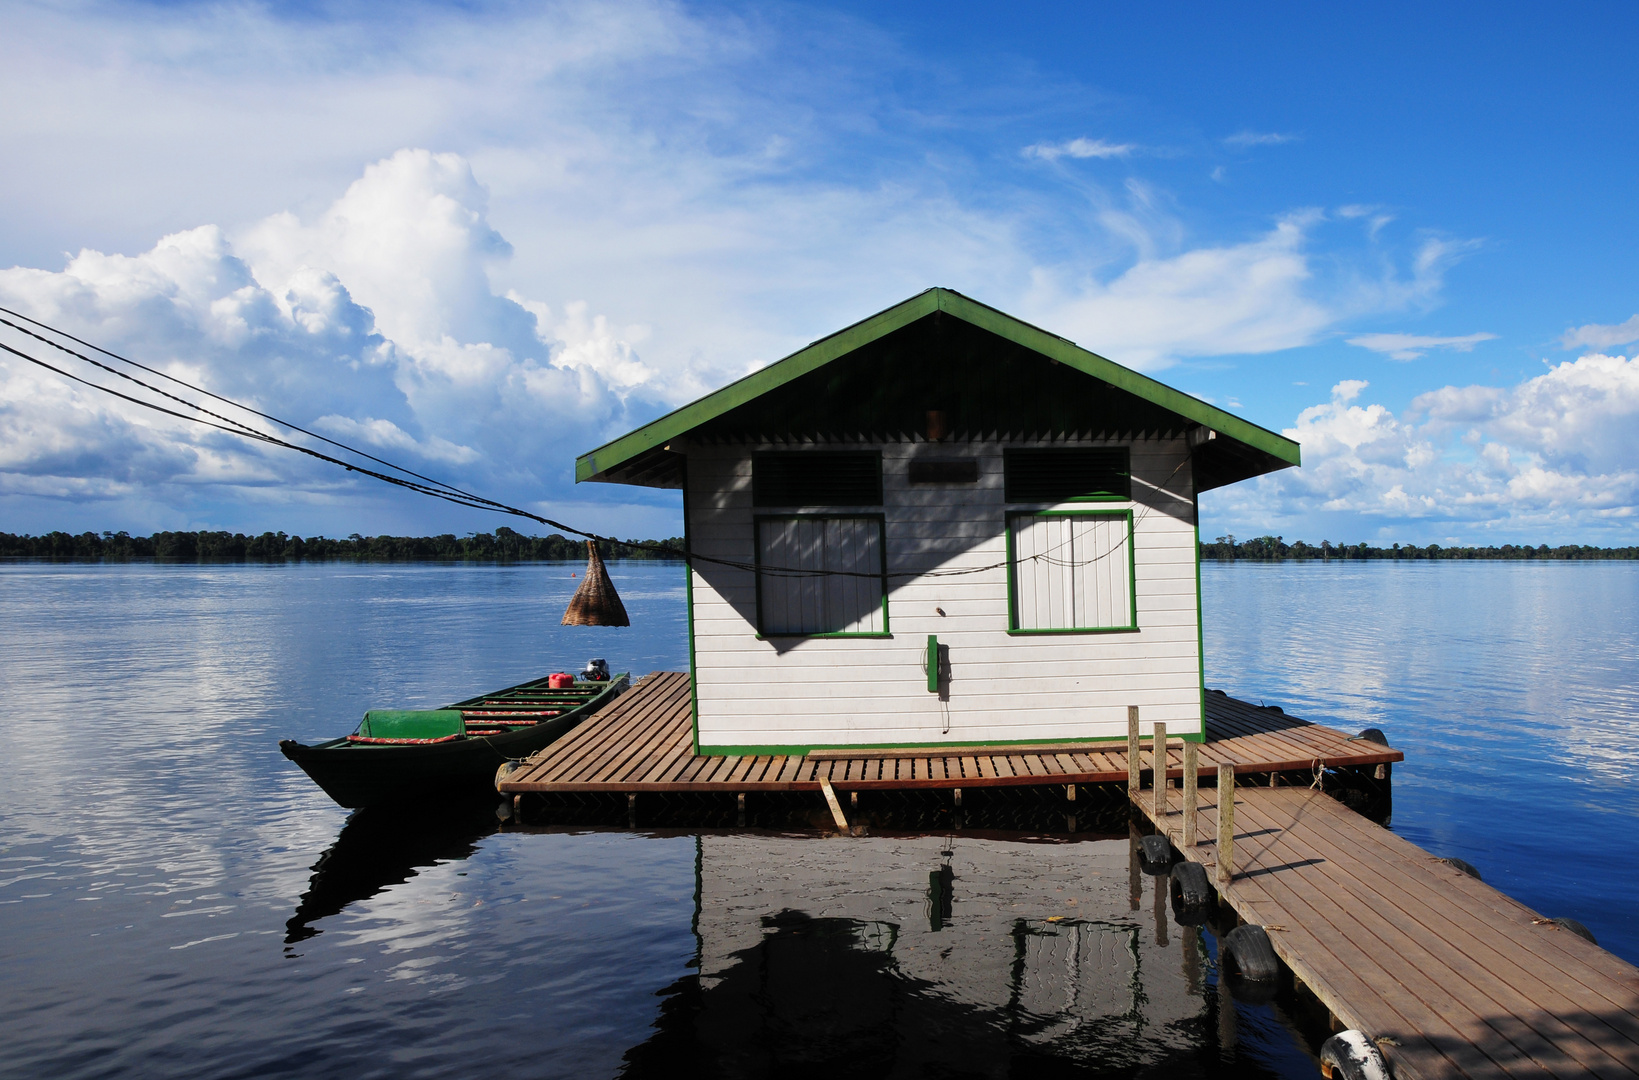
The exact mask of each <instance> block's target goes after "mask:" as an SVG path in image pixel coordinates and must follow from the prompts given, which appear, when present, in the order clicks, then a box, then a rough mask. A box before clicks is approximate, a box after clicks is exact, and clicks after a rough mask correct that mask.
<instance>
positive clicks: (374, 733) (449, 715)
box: [354, 709, 467, 739]
mask: <svg viewBox="0 0 1639 1080" xmlns="http://www.w3.org/2000/svg"><path fill="white" fill-rule="evenodd" d="M466 731H467V729H466V725H465V724H464V723H463V722H462V720H461V712H460V710H458V709H371V710H370V711H369V712H367V713H365V714H364V719H363V720H362V721H361V722H360V723H359V726H358V730H357V731H356V732H354V734H356V735H361V736H363V737H365V738H367V739H447V738H450V737H452V736H456V735H465V734H466Z"/></svg>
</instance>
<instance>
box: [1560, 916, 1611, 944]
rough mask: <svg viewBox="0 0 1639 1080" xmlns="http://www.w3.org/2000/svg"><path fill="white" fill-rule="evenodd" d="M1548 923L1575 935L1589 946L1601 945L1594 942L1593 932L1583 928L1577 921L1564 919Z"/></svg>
mask: <svg viewBox="0 0 1639 1080" xmlns="http://www.w3.org/2000/svg"><path fill="white" fill-rule="evenodd" d="M1548 921H1549V922H1551V923H1553V924H1554V925H1555V926H1557V927H1559V928H1560V929H1561V930H1567V931H1569V932H1570V933H1573V934H1575V935H1576V936H1577V937H1579V938H1581V939H1582V940H1583V941H1586V942H1587V943H1588V944H1589V945H1598V944H1599V942H1598V941H1596V940H1594V936H1593V931H1592V930H1589V929H1588V928H1587V927H1586V926H1583V925H1582V924H1581V923H1579V922H1577V921H1576V920H1575V919H1563V918H1562V919H1549V920H1548Z"/></svg>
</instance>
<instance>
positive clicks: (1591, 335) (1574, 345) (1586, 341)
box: [1559, 315, 1639, 349]
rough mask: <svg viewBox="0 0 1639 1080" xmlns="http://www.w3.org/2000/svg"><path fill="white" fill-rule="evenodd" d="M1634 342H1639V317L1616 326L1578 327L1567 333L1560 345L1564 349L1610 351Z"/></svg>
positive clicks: (1593, 325)
mask: <svg viewBox="0 0 1639 1080" xmlns="http://www.w3.org/2000/svg"><path fill="white" fill-rule="evenodd" d="M1634 341H1639V315H1635V316H1634V317H1633V318H1631V319H1629V320H1628V321H1627V322H1621V323H1616V324H1614V325H1604V324H1601V323H1588V324H1587V325H1586V326H1578V327H1576V328H1574V329H1571V330H1567V331H1565V333H1564V335H1563V336H1562V337H1561V338H1560V339H1559V344H1560V347H1561V348H1564V349H1609V348H1613V347H1615V346H1618V345H1627V344H1628V343H1630V342H1634Z"/></svg>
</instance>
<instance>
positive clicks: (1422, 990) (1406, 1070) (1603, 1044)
mask: <svg viewBox="0 0 1639 1080" xmlns="http://www.w3.org/2000/svg"><path fill="white" fill-rule="evenodd" d="M1152 747H1153V740H1151V745H1150V746H1146V747H1144V748H1143V750H1142V761H1141V762H1140V764H1142V765H1144V766H1146V768H1145V769H1144V770H1142V773H1141V774H1139V778H1140V779H1141V778H1142V777H1144V776H1148V777H1153V776H1154V775H1155V771H1154V769H1153V768H1152V766H1153V762H1154V754H1153V749H1152ZM1195 749H1196V752H1195V753H1194V754H1193V755H1192V756H1194V757H1196V758H1197V759H1198V767H1199V768H1200V770H1201V771H1202V772H1204V773H1206V774H1207V775H1208V776H1212V775H1214V774H1217V773H1218V772H1219V767H1220V766H1228V767H1229V769H1230V770H1231V772H1232V773H1233V774H1234V775H1236V776H1241V777H1244V776H1247V775H1248V774H1251V775H1252V776H1260V775H1265V774H1267V775H1268V776H1269V777H1270V779H1271V780H1272V779H1273V778H1274V777H1275V776H1277V775H1279V774H1287V775H1288V777H1290V774H1291V773H1293V772H1303V773H1314V772H1316V771H1317V770H1320V769H1322V768H1326V767H1357V766H1376V765H1387V764H1389V763H1391V762H1395V761H1400V760H1402V759H1403V755H1402V754H1401V753H1400V752H1399V751H1396V750H1393V749H1390V748H1389V747H1386V746H1382V745H1379V744H1376V743H1373V742H1369V741H1365V740H1361V739H1359V738H1350V737H1349V736H1346V735H1344V734H1343V733H1341V732H1338V731H1335V730H1333V729H1331V728H1327V727H1324V726H1322V725H1318V724H1311V723H1308V722H1306V721H1303V720H1300V719H1297V718H1295V717H1291V716H1287V715H1286V714H1284V713H1283V712H1281V711H1280V710H1278V709H1270V708H1265V707H1261V706H1258V705H1253V704H1251V703H1249V702H1244V701H1237V700H1236V699H1234V698H1229V697H1226V696H1224V695H1222V694H1219V693H1215V692H1213V693H1209V694H1208V697H1207V740H1206V741H1205V742H1204V743H1202V744H1199V745H1198V746H1197V747H1196V748H1195ZM1182 774H1183V754H1182V752H1181V750H1180V749H1179V748H1178V744H1177V743H1173V744H1171V745H1169V748H1168V750H1167V771H1166V775H1167V776H1168V777H1169V778H1176V777H1181V776H1182ZM1115 783H1127V784H1128V785H1129V790H1130V791H1131V794H1132V796H1133V802H1134V803H1135V804H1136V806H1137V807H1138V809H1139V810H1141V811H1142V812H1143V813H1144V814H1145V815H1146V816H1148V817H1149V818H1150V819H1151V821H1152V822H1153V824H1154V825H1155V826H1156V829H1157V831H1159V832H1161V833H1163V834H1165V835H1168V836H1170V837H1171V838H1172V841H1173V844H1174V846H1175V847H1176V848H1177V849H1178V850H1179V851H1180V852H1181V853H1182V855H1183V857H1184V858H1185V859H1188V860H1191V861H1194V862H1198V863H1201V864H1202V865H1203V866H1204V867H1205V868H1206V869H1207V870H1208V874H1209V877H1211V878H1212V879H1213V880H1214V883H1215V885H1216V887H1217V889H1218V892H1219V897H1220V900H1221V901H1222V902H1223V903H1226V904H1228V905H1230V906H1231V907H1232V908H1233V909H1234V911H1235V913H1236V914H1237V915H1238V916H1239V917H1240V919H1241V920H1243V921H1245V922H1248V923H1256V924H1258V925H1261V926H1263V927H1264V928H1265V930H1266V931H1267V932H1268V936H1269V938H1270V941H1271V943H1272V944H1273V946H1274V949H1275V952H1276V954H1277V955H1278V956H1279V957H1280V959H1281V960H1282V961H1283V962H1284V963H1285V965H1286V966H1287V968H1289V969H1290V971H1291V972H1292V974H1293V976H1294V978H1295V979H1296V980H1297V981H1298V983H1300V984H1301V985H1302V986H1304V987H1306V988H1307V989H1308V990H1309V991H1311V992H1312V993H1313V994H1314V995H1315V996H1316V997H1317V998H1318V999H1319V1000H1320V1001H1321V1002H1322V1003H1323V1004H1324V1005H1325V1006H1326V1008H1327V1009H1329V1010H1330V1011H1331V1013H1332V1015H1333V1016H1334V1017H1336V1018H1337V1021H1338V1022H1339V1023H1340V1024H1341V1025H1344V1026H1347V1027H1351V1028H1355V1029H1357V1030H1359V1031H1362V1032H1364V1033H1365V1034H1366V1035H1367V1036H1368V1037H1370V1038H1372V1039H1373V1040H1375V1041H1376V1042H1377V1044H1378V1045H1379V1047H1380V1048H1381V1049H1382V1051H1383V1054H1384V1056H1385V1058H1387V1059H1388V1061H1389V1063H1390V1064H1391V1066H1392V1067H1393V1070H1394V1074H1395V1076H1397V1077H1399V1078H1401V1080H1411V1078H1424V1077H1471V1078H1480V1077H1524V1076H1551V1077H1565V1078H1569V1077H1573V1076H1597V1077H1609V1078H1613V1080H1614V1078H1629V1080H1639V968H1635V967H1634V966H1633V965H1632V964H1629V963H1627V962H1626V961H1623V960H1621V959H1619V958H1617V957H1615V956H1613V955H1611V954H1610V953H1608V952H1606V951H1605V950H1603V949H1601V948H1599V947H1597V946H1596V945H1593V944H1591V943H1589V942H1587V941H1584V940H1583V939H1581V938H1580V937H1578V936H1576V935H1575V934H1573V933H1571V932H1570V931H1568V930H1566V929H1563V928H1562V927H1560V926H1558V925H1555V924H1553V923H1551V922H1550V921H1548V920H1547V919H1544V918H1543V917H1542V916H1540V915H1539V914H1537V913H1536V912H1534V911H1531V910H1530V909H1528V908H1526V907H1525V906H1524V905H1522V904H1520V903H1518V902H1517V901H1515V900H1513V899H1511V898H1509V897H1508V896H1505V895H1504V894H1502V893H1500V892H1498V891H1497V890H1496V889H1493V888H1492V887H1490V886H1489V885H1486V884H1484V883H1483V882H1481V881H1479V880H1477V879H1475V878H1472V877H1469V876H1468V875H1466V874H1464V873H1462V872H1461V871H1459V870H1457V869H1455V868H1454V867H1452V866H1450V865H1447V864H1445V863H1443V862H1441V861H1440V860H1439V859H1437V858H1436V857H1435V856H1433V855H1430V854H1429V853H1428V852H1426V851H1424V850H1422V849H1421V848H1419V847H1417V846H1416V845H1414V844H1412V843H1410V842H1408V841H1406V840H1404V839H1402V838H1401V837H1399V836H1396V835H1395V834H1394V833H1393V832H1391V831H1389V830H1388V829H1385V828H1382V827H1380V826H1378V825H1376V824H1373V823H1372V822H1371V821H1369V820H1367V819H1366V818H1365V817H1362V816H1361V815H1359V814H1356V813H1354V812H1353V811H1351V810H1349V809H1348V808H1347V807H1345V806H1344V805H1342V804H1341V803H1339V802H1338V801H1337V800H1336V799H1333V798H1332V797H1330V796H1329V795H1326V794H1324V793H1323V792H1321V791H1317V790H1314V789H1312V788H1310V787H1308V786H1304V785H1298V786H1287V787H1277V786H1262V785H1259V786H1251V785H1248V784H1246V783H1244V782H1242V783H1237V784H1235V785H1234V786H1233V787H1232V788H1230V789H1229V790H1232V791H1233V792H1234V794H1233V806H1234V813H1233V814H1232V815H1231V818H1232V836H1231V843H1232V849H1231V850H1232V854H1231V856H1230V861H1231V862H1232V864H1233V865H1232V867H1231V870H1232V874H1231V875H1230V876H1229V878H1228V880H1227V881H1226V880H1221V879H1220V878H1219V874H1218V871H1219V867H1218V844H1217V842H1216V841H1215V840H1214V838H1215V837H1217V835H1218V813H1217V810H1218V794H1219V789H1218V788H1215V787H1203V788H1200V789H1199V790H1197V791H1195V792H1194V793H1193V795H1194V798H1195V813H1196V818H1197V820H1196V823H1195V829H1194V834H1195V837H1196V839H1197V842H1196V843H1195V844H1192V845H1187V846H1186V845H1185V844H1184V842H1183V841H1184V828H1183V823H1184V801H1183V800H1184V792H1183V790H1181V789H1180V787H1178V786H1175V785H1172V784H1171V783H1169V784H1168V785H1167V787H1166V790H1164V791H1163V792H1161V793H1160V794H1161V796H1162V801H1161V805H1160V806H1159V807H1158V805H1157V803H1156V800H1155V796H1156V794H1157V793H1156V791H1155V788H1154V784H1153V780H1151V782H1150V785H1149V786H1148V787H1145V788H1143V789H1142V790H1134V789H1133V788H1134V784H1135V777H1134V776H1133V775H1132V774H1130V773H1129V769H1128V754H1127V750H1126V747H1125V746H1121V745H1107V744H1106V745H1100V746H1097V747H1094V746H1086V745H1059V746H1039V747H1030V748H1028V749H1022V748H1020V747H999V746H998V747H962V748H960V749H942V750H938V751H933V750H928V749H911V748H903V749H887V750H879V751H871V752H863V751H830V752H815V753H810V754H807V755H803V756H755V757H752V756H744V757H736V756H720V755H710V756H702V755H698V754H695V753H694V748H693V729H692V724H691V717H690V687H689V679H688V676H687V675H685V674H683V673H680V672H656V673H654V674H651V675H648V676H646V677H645V678H643V679H642V680H640V681H639V682H638V683H637V685H636V686H635V687H634V688H633V689H632V691H631V692H629V693H627V694H625V695H624V696H622V697H621V698H619V699H617V700H616V701H615V702H614V703H612V704H611V705H609V706H608V707H606V708H605V709H604V710H603V711H602V712H600V713H599V714H598V715H596V716H594V717H592V718H591V719H589V720H587V721H586V722H584V723H583V724H581V726H580V727H578V728H576V729H575V730H574V731H572V732H571V733H570V734H568V735H566V736H565V737H564V738H563V739H561V740H559V741H558V742H557V743H554V744H553V745H552V746H550V747H548V748H547V749H545V750H543V751H541V752H540V753H538V754H536V755H534V756H533V757H532V758H530V759H529V760H528V761H527V762H526V763H525V764H524V765H522V766H521V767H520V768H518V769H517V770H516V771H514V772H513V773H512V774H511V775H510V776H508V777H507V778H506V779H505V780H503V781H501V782H500V783H499V784H498V787H499V788H500V790H501V791H503V792H505V793H507V794H511V795H523V794H529V793H542V794H551V793H570V792H624V793H627V794H630V795H636V794H638V793H641V792H671V793H677V792H698V793H702V794H705V793H713V792H715V793H740V794H743V793H747V792H756V791H765V792H766V791H785V792H794V791H813V792H816V793H819V794H821V795H823V796H824V798H825V799H826V802H827V804H828V805H829V806H830V808H831V810H832V812H833V814H834V815H835V817H836V818H837V821H838V824H839V826H843V825H845V824H846V823H845V822H844V821H843V812H842V810H841V807H840V805H839V803H838V802H837V800H836V797H835V796H836V792H838V791H843V792H846V791H850V790H852V791H868V790H906V789H960V788H964V787H972V788H979V787H1004V786H1028V785H1037V786H1047V785H1064V786H1070V785H1076V784H1115ZM1265 783H1268V781H1265ZM1544 870H1545V872H1552V869H1551V868H1544Z"/></svg>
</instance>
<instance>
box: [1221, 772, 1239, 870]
mask: <svg viewBox="0 0 1639 1080" xmlns="http://www.w3.org/2000/svg"><path fill="white" fill-rule="evenodd" d="M1234 876H1235V766H1233V765H1230V764H1228V763H1227V762H1226V763H1223V764H1220V765H1219V766H1218V881H1219V883H1220V884H1224V885H1227V884H1229V882H1230V880H1231V879H1232V878H1234Z"/></svg>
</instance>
